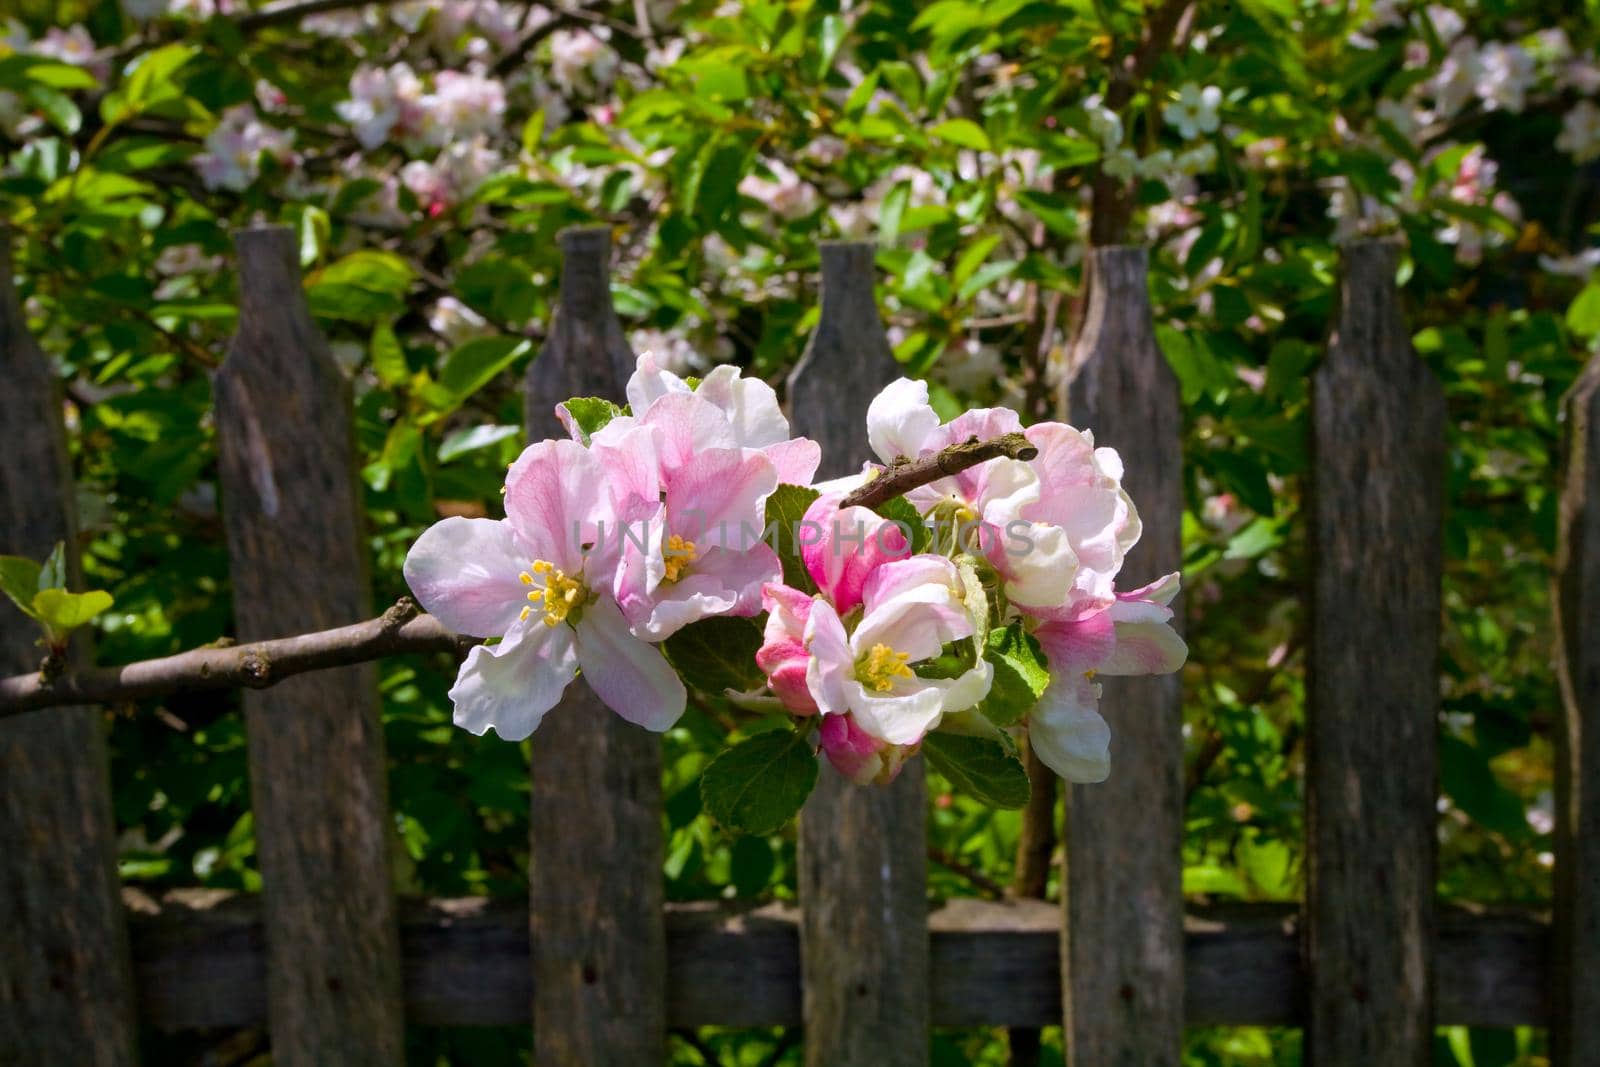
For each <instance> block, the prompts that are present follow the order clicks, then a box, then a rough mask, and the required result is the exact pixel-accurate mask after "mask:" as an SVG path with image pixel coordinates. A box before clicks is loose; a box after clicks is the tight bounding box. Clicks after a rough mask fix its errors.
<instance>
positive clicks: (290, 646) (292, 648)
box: [0, 433, 1036, 719]
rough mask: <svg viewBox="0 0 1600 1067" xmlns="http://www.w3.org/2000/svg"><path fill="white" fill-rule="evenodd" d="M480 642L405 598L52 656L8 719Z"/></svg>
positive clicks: (932, 464)
mask: <svg viewBox="0 0 1600 1067" xmlns="http://www.w3.org/2000/svg"><path fill="white" fill-rule="evenodd" d="M1034 454H1036V450H1035V449H1034V447H1033V446H1032V445H1031V444H1029V443H1028V440H1027V438H1026V437H1024V436H1023V435H1022V434H1020V433H1008V434H1001V435H1000V436H998V437H995V438H991V439H989V440H987V441H980V440H978V439H977V438H975V437H974V438H971V439H969V440H966V441H958V442H956V443H955V444H953V445H950V446H948V447H946V448H944V449H942V450H940V451H939V452H937V453H935V454H934V455H932V456H927V457H924V458H922V459H919V460H916V461H913V462H906V463H900V464H896V465H893V466H890V467H887V468H884V470H883V472H882V473H881V474H880V475H878V476H877V477H875V478H873V479H871V480H869V481H868V482H867V483H866V484H865V485H862V486H860V487H859V488H857V489H855V490H854V491H852V492H851V493H850V494H849V495H848V496H846V497H845V498H844V501H843V503H842V505H841V506H850V505H852V504H859V505H862V506H864V507H876V506H877V505H879V504H882V503H884V502H885V501H887V500H890V499H893V498H894V497H897V496H901V495H903V494H904V493H907V492H910V491H911V490H912V489H916V488H918V487H919V486H923V485H927V484H929V483H930V482H935V481H938V480H939V479H940V478H946V477H949V476H951V475H954V474H959V473H960V472H961V471H964V470H966V469H967V468H969V467H974V466H976V465H978V464H980V463H985V462H987V461H989V460H991V459H996V458H1001V457H1010V458H1013V459H1031V458H1032V457H1033V455H1034ZM785 536H788V534H786V535H785ZM478 640H479V639H478V638H474V637H467V636H465V635H462V634H457V633H455V632H454V631H452V630H450V629H448V628H447V627H445V626H444V625H443V624H442V623H440V622H439V621H438V620H437V619H435V618H434V617H433V616H431V615H423V614H419V610H418V608H417V605H416V604H415V603H414V602H413V601H412V600H411V599H410V598H409V597H402V598H401V599H400V600H398V601H396V602H395V604H394V605H393V606H391V607H390V608H389V609H388V610H387V611H385V612H384V613H383V614H382V615H379V616H378V617H376V618H373V619H368V620H366V621H365V622H358V623H353V624H351V625H349V626H339V627H335V628H333V629H330V630H319V631H315V632H312V633H305V634H298V635H295V636H292V637H279V638H272V639H269V640H265V641H254V642H251V643H249V644H241V645H234V644H228V643H225V642H218V643H217V644H215V645H206V646H203V647H201V648H195V649H190V650H189V651H187V652H180V653H178V654H176V655H172V656H163V657H161V658H159V659H148V660H140V661H138V662H135V663H128V664H124V665H122V666H108V667H90V668H86V669H82V670H79V669H73V668H69V667H66V666H65V665H63V664H60V663H55V662H52V661H50V660H48V659H47V660H46V661H45V663H44V664H43V666H42V667H41V669H40V670H38V671H34V672H31V673H28V674H19V675H14V676H12V677H10V678H0V719H4V718H6V717H8V716H12V715H20V714H22V713H23V712H27V711H35V710H38V709H42V708H51V707H61V706H67V705H74V704H117V703H124V702H127V701H132V700H140V699H145V698H149V697H159V696H167V695H170V694H172V693H179V692H200V691H206V690H217V689H265V688H269V687H271V686H273V685H276V684H277V683H279V682H281V681H283V680H284V679H285V678H291V677H293V676H295V675H297V674H304V673H306V672H308V671H316V670H325V669H327V668H330V667H347V666H350V665H351V664H355V663H365V662H368V661H369V660H375V659H382V658H384V657H385V656H398V655H404V654H406V653H426V652H448V653H452V654H454V655H456V656H457V657H461V656H465V655H466V653H467V650H468V649H469V648H471V647H472V646H473V645H475V644H477V643H478Z"/></svg>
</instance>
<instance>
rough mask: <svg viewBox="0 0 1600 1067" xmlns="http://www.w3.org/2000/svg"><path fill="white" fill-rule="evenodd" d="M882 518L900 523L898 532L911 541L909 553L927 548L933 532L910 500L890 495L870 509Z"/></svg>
mask: <svg viewBox="0 0 1600 1067" xmlns="http://www.w3.org/2000/svg"><path fill="white" fill-rule="evenodd" d="M872 510H873V511H876V512H877V513H878V514H879V515H882V516H883V517H884V518H886V519H889V520H890V521H892V522H897V523H899V524H900V532H901V533H903V534H907V535H908V539H909V540H910V542H911V553H909V554H915V553H917V552H922V551H924V550H926V549H927V547H928V542H929V540H931V539H932V537H933V533H932V531H930V530H929V529H928V527H927V524H926V523H924V522H923V521H922V516H921V514H919V513H918V511H917V509H916V508H915V507H913V506H912V504H911V501H909V500H907V499H906V498H905V497H903V496H897V497H891V498H890V499H888V500H885V501H884V502H883V503H881V504H879V505H878V506H877V507H875V508H873V509H872Z"/></svg>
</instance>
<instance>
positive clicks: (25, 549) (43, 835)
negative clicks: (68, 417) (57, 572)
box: [0, 226, 137, 1065]
mask: <svg viewBox="0 0 1600 1067" xmlns="http://www.w3.org/2000/svg"><path fill="white" fill-rule="evenodd" d="M0 426H3V427H5V437H6V444H5V447H4V448H0V555H8V556H26V557H28V558H29V559H33V560H40V561H42V560H44V559H45V558H46V557H47V556H49V554H50V552H51V550H52V549H53V548H54V547H55V545H56V543H57V542H62V543H64V544H65V545H66V559H67V566H68V570H69V583H68V584H69V585H71V586H73V587H76V586H78V584H79V581H78V579H79V574H78V549H77V542H78V539H77V520H76V516H75V515H74V507H73V488H72V467H71V464H70V462H69V460H68V458H67V445H66V434H65V430H64V428H63V426H62V423H61V398H60V396H59V394H58V393H57V390H56V382H55V379H54V376H53V375H52V374H51V371H50V364H49V362H48V361H47V360H46V359H45V356H44V353H43V352H41V351H40V350H39V346H38V345H37V344H36V343H35V342H34V340H33V338H32V336H30V335H29V333H28V329H27V320H26V317H25V316H24V314H23V311H22V305H21V302H20V301H19V300H18V298H17V293H16V290H15V288H14V287H13V286H12V266H11V234H10V231H9V230H7V229H6V228H5V227H3V226H0ZM37 638H38V628H37V626H35V625H34V623H33V620H31V619H29V618H27V617H26V616H24V615H23V614H22V612H20V611H18V610H17V608H16V607H15V606H14V605H13V604H12V603H11V602H10V601H9V600H7V599H5V598H4V597H0V673H4V674H7V675H9V674H14V673H22V672H24V671H29V670H36V669H38V667H39V662H40V657H41V651H40V649H39V647H38V646H37V645H36V644H35V643H34V642H35V641H36V640H37ZM77 651H78V652H80V653H81V651H82V650H81V649H79V650H77ZM116 858H117V849H116V836H115V832H114V828H113V824H112V817H111V788H110V778H109V773H108V769H107V763H106V745H105V725H104V722H103V720H102V717H101V711H100V709H98V708H52V709H49V710H46V711H39V712H34V713H33V714H30V715H23V716H20V717H18V718H14V719H6V720H4V721H0V916H3V918H0V1050H3V1051H0V1059H3V1060H5V1061H6V1062H8V1063H9V1062H16V1063H36V1064H41V1065H42V1064H53V1063H62V1064H66V1063H82V1064H96V1065H114V1064H131V1063H133V1062H135V1060H136V1059H137V1030H136V1029H135V1025H134V995H133V981H132V977H131V975H130V972H129V967H128V942H127V930H126V926H125V924H124V919H123V910H122V898H121V896H120V895H119V893H118V888H117V861H116ZM7 1057H15V1060H14V1061H13V1060H11V1059H8V1058H7Z"/></svg>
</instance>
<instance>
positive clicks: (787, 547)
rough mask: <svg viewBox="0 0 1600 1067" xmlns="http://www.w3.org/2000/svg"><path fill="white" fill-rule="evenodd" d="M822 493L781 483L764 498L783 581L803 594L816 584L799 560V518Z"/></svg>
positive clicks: (811, 591) (812, 591) (812, 588)
mask: <svg viewBox="0 0 1600 1067" xmlns="http://www.w3.org/2000/svg"><path fill="white" fill-rule="evenodd" d="M821 495H822V494H821V493H819V492H817V491H816V490H815V489H812V488H809V487H807V486H803V485H780V486H778V490H777V492H775V493H773V494H772V495H771V496H769V497H767V528H768V529H771V528H772V527H773V526H774V525H776V526H777V531H778V532H777V542H776V543H775V544H774V545H773V546H772V547H773V548H774V549H775V550H776V551H777V553H778V559H779V560H780V561H781V562H782V563H783V584H784V585H787V586H789V587H791V588H793V589H798V590H800V591H801V592H803V593H815V592H816V591H817V585H816V583H815V582H813V581H812V580H811V575H809V574H807V573H806V567H805V564H804V563H802V562H800V546H799V544H798V543H797V542H798V541H799V537H800V520H801V519H803V518H805V515H806V509H807V508H809V507H810V506H811V503H812V501H814V500H816V499H817V497H819V496H821Z"/></svg>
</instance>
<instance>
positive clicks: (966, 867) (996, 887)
mask: <svg viewBox="0 0 1600 1067" xmlns="http://www.w3.org/2000/svg"><path fill="white" fill-rule="evenodd" d="M928 858H929V859H930V860H932V861H933V862H935V863H937V864H938V865H939V866H941V867H943V868H944V869H945V870H948V871H954V872H955V873H956V874H959V875H960V876H961V877H963V878H965V879H966V880H967V881H969V882H971V883H972V884H973V885H975V886H977V887H978V888H979V889H981V890H983V891H984V892H985V893H987V894H988V895H989V896H991V897H993V898H994V899H995V900H1000V899H1002V898H1003V897H1004V896H1005V895H1006V887H1005V886H1003V885H1001V884H1000V883H999V882H997V881H995V880H994V879H993V878H990V877H989V876H988V875H986V874H984V873H983V872H982V871H980V870H978V869H977V868H976V867H974V866H972V865H971V864H970V863H963V862H962V861H961V860H958V859H956V858H955V857H954V856H952V855H950V853H948V852H946V851H944V850H943V849H941V848H935V847H934V846H932V845H929V846H928Z"/></svg>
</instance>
